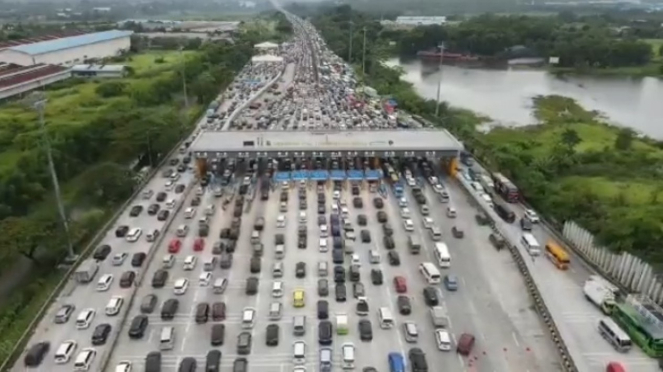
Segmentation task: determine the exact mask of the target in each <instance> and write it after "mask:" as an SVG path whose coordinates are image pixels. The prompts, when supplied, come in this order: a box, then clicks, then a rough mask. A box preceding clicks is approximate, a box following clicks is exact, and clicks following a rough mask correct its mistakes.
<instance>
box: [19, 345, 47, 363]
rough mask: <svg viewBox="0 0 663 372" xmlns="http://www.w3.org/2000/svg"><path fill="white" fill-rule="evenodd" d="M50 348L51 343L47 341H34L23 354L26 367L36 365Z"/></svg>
mask: <svg viewBox="0 0 663 372" xmlns="http://www.w3.org/2000/svg"><path fill="white" fill-rule="evenodd" d="M50 348H51V344H50V343H49V342H47V341H44V342H39V343H36V344H34V345H32V346H30V349H29V350H28V352H27V353H26V354H25V359H23V363H24V364H25V366H26V367H37V366H39V365H40V364H41V362H42V360H44V356H45V355H46V353H48V350H49V349H50Z"/></svg>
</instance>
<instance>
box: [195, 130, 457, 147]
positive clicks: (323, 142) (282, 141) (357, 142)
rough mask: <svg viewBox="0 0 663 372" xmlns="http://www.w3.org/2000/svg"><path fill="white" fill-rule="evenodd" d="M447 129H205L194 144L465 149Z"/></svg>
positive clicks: (214, 145) (213, 145)
mask: <svg viewBox="0 0 663 372" xmlns="http://www.w3.org/2000/svg"><path fill="white" fill-rule="evenodd" d="M462 148H463V145H462V144H461V143H460V142H459V141H458V140H457V139H456V138H455V137H454V136H453V135H451V134H450V133H449V132H447V131H446V130H379V131H375V130H371V131H368V130H366V131H362V130H353V131H321V132H314V131H297V132H292V131H224V132H215V131H204V132H202V133H200V134H199V135H198V138H196V140H195V141H194V142H193V143H192V144H191V149H192V150H193V151H197V152H212V151H248V152H255V151H269V150H275V151H346V150H375V151H417V150H424V151H425V150H432V151H434V150H461V149H462Z"/></svg>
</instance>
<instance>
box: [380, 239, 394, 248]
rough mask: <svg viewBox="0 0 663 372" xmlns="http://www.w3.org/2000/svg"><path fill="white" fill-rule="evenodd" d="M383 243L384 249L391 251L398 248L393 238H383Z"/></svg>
mask: <svg viewBox="0 0 663 372" xmlns="http://www.w3.org/2000/svg"><path fill="white" fill-rule="evenodd" d="M382 241H383V242H384V247H385V248H386V249H389V250H391V249H394V248H396V243H394V238H392V237H391V236H385V237H384V238H382Z"/></svg>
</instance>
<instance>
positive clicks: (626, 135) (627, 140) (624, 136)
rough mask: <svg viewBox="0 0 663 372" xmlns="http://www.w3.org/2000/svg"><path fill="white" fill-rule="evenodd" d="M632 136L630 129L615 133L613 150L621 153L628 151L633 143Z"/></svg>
mask: <svg viewBox="0 0 663 372" xmlns="http://www.w3.org/2000/svg"><path fill="white" fill-rule="evenodd" d="M634 134H635V133H634V132H633V130H631V129H630V128H622V129H620V130H619V133H617V138H615V149H617V150H621V151H626V150H629V149H630V148H631V144H632V143H633V136H634Z"/></svg>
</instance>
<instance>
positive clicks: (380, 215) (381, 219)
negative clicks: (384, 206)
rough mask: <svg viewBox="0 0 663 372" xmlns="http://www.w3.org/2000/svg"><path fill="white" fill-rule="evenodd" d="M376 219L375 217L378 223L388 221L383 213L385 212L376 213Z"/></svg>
mask: <svg viewBox="0 0 663 372" xmlns="http://www.w3.org/2000/svg"><path fill="white" fill-rule="evenodd" d="M376 217H377V219H378V222H379V223H385V222H387V220H388V218H387V213H385V211H378V213H377V214H376Z"/></svg>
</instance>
